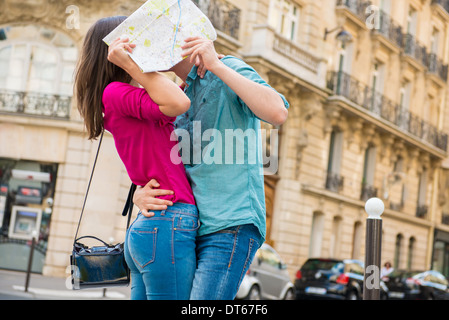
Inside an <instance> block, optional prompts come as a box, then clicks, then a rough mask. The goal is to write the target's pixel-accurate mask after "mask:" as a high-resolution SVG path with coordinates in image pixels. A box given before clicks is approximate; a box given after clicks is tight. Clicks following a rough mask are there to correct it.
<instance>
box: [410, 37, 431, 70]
mask: <svg viewBox="0 0 449 320" xmlns="http://www.w3.org/2000/svg"><path fill="white" fill-rule="evenodd" d="M404 53H405V54H407V55H409V56H411V57H412V58H414V59H416V60H417V61H419V62H420V63H421V64H422V65H424V66H427V50H426V47H425V46H424V45H422V44H421V43H419V41H418V40H416V38H415V36H414V35H412V34H409V33H407V34H405V35H404Z"/></svg>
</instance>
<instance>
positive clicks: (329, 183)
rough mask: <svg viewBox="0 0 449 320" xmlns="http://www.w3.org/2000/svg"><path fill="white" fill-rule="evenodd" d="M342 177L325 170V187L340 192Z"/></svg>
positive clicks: (342, 182)
mask: <svg viewBox="0 0 449 320" xmlns="http://www.w3.org/2000/svg"><path fill="white" fill-rule="evenodd" d="M343 184H344V178H343V177H342V176H341V175H340V174H338V173H333V172H327V177H326V189H327V190H330V191H333V192H340V191H341V190H342V189H343Z"/></svg>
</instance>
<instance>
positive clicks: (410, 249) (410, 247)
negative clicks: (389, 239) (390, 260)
mask: <svg viewBox="0 0 449 320" xmlns="http://www.w3.org/2000/svg"><path fill="white" fill-rule="evenodd" d="M415 242H416V239H415V238H414V237H410V239H409V241H408V255H407V270H412V267H413V254H414V252H413V251H414V250H415Z"/></svg>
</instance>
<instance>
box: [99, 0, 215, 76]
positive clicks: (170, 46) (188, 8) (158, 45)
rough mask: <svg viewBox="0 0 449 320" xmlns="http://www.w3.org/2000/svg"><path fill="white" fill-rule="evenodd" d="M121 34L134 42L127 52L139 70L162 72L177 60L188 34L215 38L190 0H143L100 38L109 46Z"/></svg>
mask: <svg viewBox="0 0 449 320" xmlns="http://www.w3.org/2000/svg"><path fill="white" fill-rule="evenodd" d="M124 36H126V37H128V38H129V40H130V41H129V42H130V43H134V44H136V45H137V46H136V48H135V49H134V50H133V53H128V54H129V55H130V56H131V58H132V59H133V60H134V61H135V62H136V64H137V65H138V66H139V67H140V69H141V70H142V72H153V71H165V70H168V69H170V68H171V67H173V66H174V65H176V64H178V63H179V62H181V61H182V60H183V58H182V56H181V53H182V51H183V50H182V49H181V47H182V46H183V45H184V40H185V39H186V38H188V37H193V36H199V37H202V38H207V39H210V40H212V41H215V40H216V39H217V33H216V31H215V29H214V27H213V26H212V23H211V22H210V21H209V19H208V18H207V17H206V16H205V15H204V13H203V12H201V10H200V9H199V8H198V7H197V6H196V5H195V4H194V3H193V2H192V1H191V0H150V1H147V2H146V3H144V4H143V5H142V6H141V7H140V8H139V9H138V10H137V11H136V12H134V13H133V14H132V15H131V16H129V17H128V18H127V19H126V20H125V21H124V22H123V23H122V24H120V25H119V26H118V27H117V28H116V29H115V30H114V31H112V32H111V33H110V34H109V35H107V36H106V37H105V38H104V39H103V41H104V42H105V43H106V44H107V45H111V43H112V42H114V41H115V40H116V39H118V38H122V37H124Z"/></svg>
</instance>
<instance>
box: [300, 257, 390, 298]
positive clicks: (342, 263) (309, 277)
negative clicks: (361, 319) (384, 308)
mask: <svg viewBox="0 0 449 320" xmlns="http://www.w3.org/2000/svg"><path fill="white" fill-rule="evenodd" d="M363 265H364V264H363V262H361V261H359V260H353V259H343V260H339V259H320V258H317V259H308V260H307V261H306V262H305V263H304V265H303V266H302V267H301V268H300V269H299V270H298V272H297V273H296V280H295V288H296V299H329V300H331V299H338V300H345V299H346V300H361V299H362V298H363V279H364V271H365V269H364V266H363ZM379 281H380V279H379ZM380 287H381V291H380V298H381V299H383V300H384V299H387V298H388V288H387V287H386V286H385V284H384V283H383V282H382V281H380Z"/></svg>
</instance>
